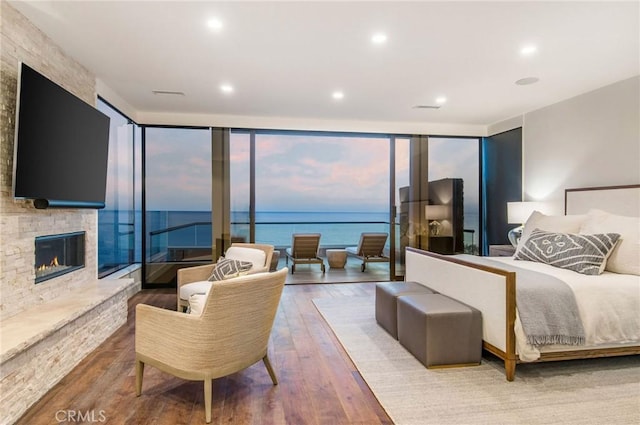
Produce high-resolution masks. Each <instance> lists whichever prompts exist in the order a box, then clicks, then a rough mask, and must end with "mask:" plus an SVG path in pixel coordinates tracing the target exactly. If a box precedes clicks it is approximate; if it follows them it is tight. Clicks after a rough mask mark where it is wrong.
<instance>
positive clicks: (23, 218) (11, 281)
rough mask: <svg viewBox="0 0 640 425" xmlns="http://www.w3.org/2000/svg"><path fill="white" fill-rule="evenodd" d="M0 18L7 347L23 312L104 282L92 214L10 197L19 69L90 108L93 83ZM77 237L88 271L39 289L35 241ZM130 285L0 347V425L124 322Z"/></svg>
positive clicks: (5, 7) (28, 29)
mask: <svg viewBox="0 0 640 425" xmlns="http://www.w3.org/2000/svg"><path fill="white" fill-rule="evenodd" d="M0 19H1V22H0V32H1V35H0V37H1V38H0V90H1V96H0V163H1V166H0V330H1V331H2V332H3V334H2V335H4V336H5V338H3V339H4V340H5V342H7V341H8V340H9V337H8V336H6V335H9V334H13V335H14V336H15V333H16V332H15V331H16V329H17V330H18V331H20V323H21V322H23V321H24V322H27V321H29V319H30V318H31V317H32V316H33V315H32V313H31V312H29V310H28V309H30V308H33V307H34V306H40V307H42V308H43V310H45V311H46V307H47V305H49V304H50V303H52V302H53V303H55V302H59V301H60V300H64V299H69V298H70V297H73V296H74V292H75V291H78V290H79V289H81V288H83V285H94V286H95V285H97V284H98V285H100V284H108V282H104V280H103V281H100V282H99V281H98V280H97V227H98V226H97V212H96V211H95V210H79V209H52V210H37V209H35V208H34V207H33V204H32V201H27V200H14V198H13V193H12V173H13V150H14V133H15V113H16V94H17V78H18V68H19V63H20V62H24V63H26V64H28V65H29V66H31V67H32V68H34V69H35V70H37V71H38V72H40V73H42V74H43V75H45V76H47V77H48V78H49V79H51V80H52V81H54V82H55V83H57V84H59V85H60V86H62V87H64V88H65V89H66V90H68V91H70V92H71V93H73V94H75V95H76V96H78V97H79V98H81V99H82V100H84V101H85V102H87V103H89V104H91V105H95V101H96V82H95V76H94V75H93V74H92V73H91V72H89V71H88V70H87V69H86V68H85V67H84V66H82V65H81V64H79V63H78V62H76V61H75V60H73V58H71V57H69V56H68V55H66V54H65V53H64V52H63V51H62V49H60V48H59V47H58V46H57V45H56V44H55V43H54V42H53V41H52V40H51V39H49V38H48V37H47V36H46V35H45V34H44V33H42V31H40V30H39V29H38V28H37V27H35V26H34V25H33V24H32V23H31V22H30V21H29V20H28V19H26V18H25V17H24V16H23V15H22V14H20V13H19V12H18V11H17V10H16V9H14V8H13V7H12V6H11V5H10V4H8V3H7V2H6V1H0ZM79 231H84V232H85V234H86V236H85V237H86V239H85V250H86V253H85V255H86V257H85V267H84V268H83V269H79V270H76V271H74V272H72V273H68V274H66V275H63V276H59V277H56V278H53V279H50V280H47V281H45V282H42V283H40V284H37V285H36V284H35V267H34V263H35V238H36V236H45V235H51V234H60V233H70V232H79ZM135 281H136V282H138V283H137V285H131V284H130V283H132V282H133V279H129V280H128V281H127V283H123V281H114V282H115V284H116V285H118V286H119V287H121V289H118V290H116V291H113V292H114V293H113V294H111V295H109V296H107V297H105V298H104V299H102V300H100V301H98V302H96V303H95V304H91V306H90V308H88V309H87V310H82V311H75V312H73V311H71V312H70V314H69V317H68V318H67V320H63V321H61V322H58V323H52V324H50V325H49V326H47V325H45V326H44V327H43V329H42V330H39V331H41V332H40V335H41V336H42V338H41V339H40V340H38V341H37V342H34V341H33V339H30V340H28V341H23V342H24V344H23V347H22V349H20V350H13V351H12V352H10V353H9V352H7V351H6V349H5V348H6V347H7V346H8V345H9V344H3V345H4V347H5V348H2V349H1V350H0V351H2V354H3V356H2V365H1V367H0V370H1V373H0V406H1V408H0V411H2V414H1V415H0V424H10V423H13V422H15V421H16V420H17V419H18V418H19V417H20V416H21V415H22V414H23V413H24V412H25V410H26V409H27V408H28V407H29V406H31V405H32V404H33V403H35V402H36V401H37V400H38V399H39V398H40V397H42V396H43V395H44V394H45V393H46V392H47V391H48V390H49V389H50V388H51V387H52V386H53V385H55V384H56V383H58V382H59V381H60V380H61V379H62V378H63V377H64V376H65V375H66V374H68V373H69V371H70V370H71V369H72V368H73V367H75V366H76V365H77V364H78V363H79V362H80V361H81V360H82V359H83V358H84V357H86V355H87V354H89V353H90V352H91V351H92V350H94V349H95V348H96V347H97V346H98V345H99V344H100V343H102V342H103V341H104V340H105V339H106V338H108V337H109V336H110V335H111V334H112V333H113V332H114V331H115V330H116V329H117V328H118V327H120V326H121V325H122V324H124V323H125V322H126V318H127V298H128V297H129V296H131V295H132V294H133V293H135V292H136V290H139V276H137V279H136V280H135ZM76 293H77V292H76ZM31 311H33V310H31ZM23 312H24V313H23ZM21 313H23V314H21ZM16 323H17V325H15V324H16ZM3 326H4V327H3ZM11 326H13V328H10V327H11ZM16 326H17V327H16ZM18 334H19V332H18ZM13 339H14V340H15V338H13ZM13 342H15V341H13ZM0 347H1V346H0ZM52 421H53V418H52Z"/></svg>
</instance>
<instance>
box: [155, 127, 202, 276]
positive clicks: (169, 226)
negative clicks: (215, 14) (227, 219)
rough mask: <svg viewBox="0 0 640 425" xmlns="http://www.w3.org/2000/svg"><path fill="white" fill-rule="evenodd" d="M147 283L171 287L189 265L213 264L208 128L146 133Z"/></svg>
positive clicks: (169, 128)
mask: <svg viewBox="0 0 640 425" xmlns="http://www.w3.org/2000/svg"><path fill="white" fill-rule="evenodd" d="M144 155H145V176H144V179H145V190H144V197H145V209H146V210H145V224H146V226H145V232H146V235H145V238H146V254H145V261H146V264H145V266H146V267H145V278H144V279H145V283H146V284H154V283H164V284H166V283H172V282H174V281H175V276H176V270H177V269H178V268H179V267H183V266H185V265H189V264H193V263H199V262H211V261H212V260H213V258H212V245H213V241H212V228H211V211H212V205H211V204H212V203H211V196H212V189H211V188H212V184H211V180H212V177H211V176H212V173H211V170H212V160H211V130H210V129H209V128H173V127H146V128H145V138H144Z"/></svg>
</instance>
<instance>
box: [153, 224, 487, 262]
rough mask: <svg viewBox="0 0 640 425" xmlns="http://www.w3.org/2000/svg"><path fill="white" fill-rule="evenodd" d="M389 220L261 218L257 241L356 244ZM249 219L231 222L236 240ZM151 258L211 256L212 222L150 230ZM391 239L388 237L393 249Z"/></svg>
mask: <svg viewBox="0 0 640 425" xmlns="http://www.w3.org/2000/svg"><path fill="white" fill-rule="evenodd" d="M389 225H390V224H389V223H388V222H384V221H350V222H343V221H330V222H317V221H315V222H312V221H301V222H259V223H256V230H255V231H256V237H255V239H256V241H258V242H260V243H265V244H270V245H274V246H275V247H276V249H284V248H286V247H289V246H291V235H292V234H293V233H320V234H322V237H321V239H320V246H321V247H322V248H344V247H347V246H356V245H357V244H358V241H359V240H360V234H361V233H363V232H386V233H389ZM249 226H250V224H249V223H248V222H233V223H231V239H232V241H247V242H248V241H249ZM395 233H396V238H397V240H396V243H398V238H399V237H400V225H399V224H396V232H395ZM474 234H475V231H474V230H470V229H465V230H464V236H465V238H464V239H465V241H464V244H465V252H469V253H475V252H477V247H476V248H475V249H476V251H473V249H474V247H475V241H474ZM149 239H150V243H149V247H150V248H149V256H148V261H150V262H167V261H170V262H174V261H177V262H180V261H204V260H211V259H212V258H211V255H212V253H211V247H212V228H211V222H194V223H187V224H182V225H179V226H173V227H168V228H166V229H159V230H155V231H152V232H149ZM389 246H390V240H387V249H389Z"/></svg>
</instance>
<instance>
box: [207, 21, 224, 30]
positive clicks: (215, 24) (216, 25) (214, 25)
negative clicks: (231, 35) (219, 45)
mask: <svg viewBox="0 0 640 425" xmlns="http://www.w3.org/2000/svg"><path fill="white" fill-rule="evenodd" d="M207 26H208V27H209V28H210V29H211V30H213V31H220V30H221V29H222V21H221V20H220V19H218V18H211V19H209V20H208V21H207Z"/></svg>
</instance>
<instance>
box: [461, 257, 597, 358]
mask: <svg viewBox="0 0 640 425" xmlns="http://www.w3.org/2000/svg"><path fill="white" fill-rule="evenodd" d="M456 257H459V258H460V259H461V260H465V261H468V262H471V263H475V264H483V265H486V266H490V267H495V268H500V269H502V270H507V271H513V272H516V305H517V308H518V314H519V316H520V322H521V323H522V329H523V330H524V333H525V334H526V335H527V343H528V344H529V345H533V346H541V345H552V344H562V345H584V343H585V336H584V328H583V326H582V320H581V319H580V314H579V312H578V305H577V304H576V299H575V296H574V295H573V291H572V290H571V288H570V287H569V285H567V284H566V283H565V282H563V281H562V280H560V279H558V278H556V277H554V276H551V275H547V274H544V273H539V272H535V271H531V270H527V269H522V268H520V267H515V266H511V265H510V264H505V263H502V262H499V261H492V260H490V259H487V258H486V257H477V256H474V255H464V254H463V255H457V256H456Z"/></svg>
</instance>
